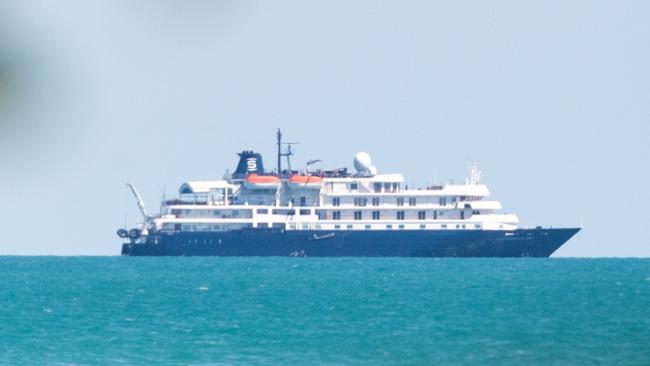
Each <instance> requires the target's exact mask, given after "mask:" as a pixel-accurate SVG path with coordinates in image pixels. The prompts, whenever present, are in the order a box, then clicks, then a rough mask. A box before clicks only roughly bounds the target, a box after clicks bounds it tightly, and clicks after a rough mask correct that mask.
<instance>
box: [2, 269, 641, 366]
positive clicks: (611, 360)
mask: <svg viewBox="0 0 650 366" xmlns="http://www.w3.org/2000/svg"><path fill="white" fill-rule="evenodd" d="M0 275H1V278H0V364H3V365H4V364H7V365H18V364H61V365H69V364H70V365H75V364H93V365H111V364H128V365H132V364H156V365H164V364H170V365H171V364H198V365H203V364H240V365H251V364H252V365H312V364H325V365H338V364H341V365H393V364H395V365H397V364H404V365H440V364H450V365H459V364H461V365H462V364H467V365H481V364H489V365H499V364H502V365H517V364H520V365H525V364H567V365H587V364H604V365H614V364H621V365H650V260H644V259H639V260H635V259H623V260H621V259H433V258H432V259H368V258H353V259H351V258H345V259H315V258H121V257H103V258H102V257H0Z"/></svg>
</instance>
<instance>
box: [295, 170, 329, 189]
mask: <svg viewBox="0 0 650 366" xmlns="http://www.w3.org/2000/svg"><path fill="white" fill-rule="evenodd" d="M287 184H288V185H289V188H294V189H296V188H302V189H320V187H321V185H323V178H321V177H319V176H316V175H302V174H294V175H292V176H291V177H290V178H289V181H288V183H287Z"/></svg>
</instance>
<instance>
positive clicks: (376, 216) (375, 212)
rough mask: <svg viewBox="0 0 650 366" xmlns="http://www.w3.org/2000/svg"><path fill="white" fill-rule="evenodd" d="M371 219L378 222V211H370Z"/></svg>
mask: <svg viewBox="0 0 650 366" xmlns="http://www.w3.org/2000/svg"><path fill="white" fill-rule="evenodd" d="M372 219H373V220H379V211H372Z"/></svg>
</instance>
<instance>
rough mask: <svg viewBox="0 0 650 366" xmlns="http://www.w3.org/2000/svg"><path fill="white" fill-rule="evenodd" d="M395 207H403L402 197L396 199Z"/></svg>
mask: <svg viewBox="0 0 650 366" xmlns="http://www.w3.org/2000/svg"><path fill="white" fill-rule="evenodd" d="M397 205H398V206H404V197H397Z"/></svg>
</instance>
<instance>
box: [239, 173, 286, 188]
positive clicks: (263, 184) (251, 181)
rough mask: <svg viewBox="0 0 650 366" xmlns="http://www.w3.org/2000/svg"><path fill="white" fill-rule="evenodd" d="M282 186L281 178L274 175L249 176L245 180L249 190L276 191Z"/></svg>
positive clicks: (253, 174)
mask: <svg viewBox="0 0 650 366" xmlns="http://www.w3.org/2000/svg"><path fill="white" fill-rule="evenodd" d="M279 185H280V178H278V177H276V176H274V175H258V174H255V173H252V174H249V175H247V176H246V179H245V180H244V187H246V188H248V189H276V188H278V186H279Z"/></svg>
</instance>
